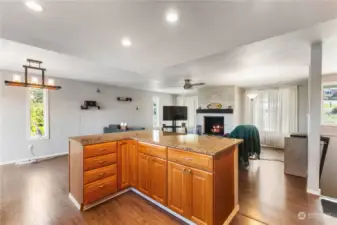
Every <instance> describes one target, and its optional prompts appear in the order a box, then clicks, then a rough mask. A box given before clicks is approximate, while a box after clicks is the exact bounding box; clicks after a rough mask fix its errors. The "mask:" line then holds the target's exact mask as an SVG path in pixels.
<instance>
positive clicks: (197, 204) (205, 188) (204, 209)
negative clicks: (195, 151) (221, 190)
mask: <svg viewBox="0 0 337 225" xmlns="http://www.w3.org/2000/svg"><path fill="white" fill-rule="evenodd" d="M187 173H188V182H190V183H189V184H188V186H189V188H190V192H189V193H188V194H189V195H190V196H189V197H188V199H190V204H189V205H190V206H191V209H190V212H191V216H190V219H191V220H192V221H193V222H195V223H196V224H205V225H206V224H213V222H212V221H213V197H212V196H213V175H212V174H211V173H208V172H204V171H201V170H196V169H192V168H190V169H188V170H187Z"/></svg>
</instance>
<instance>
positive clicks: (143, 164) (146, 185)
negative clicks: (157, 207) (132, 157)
mask: <svg viewBox="0 0 337 225" xmlns="http://www.w3.org/2000/svg"><path fill="white" fill-rule="evenodd" d="M150 158H151V156H148V155H145V154H143V153H139V158H138V189H139V191H141V192H143V193H144V194H146V195H148V196H149V195H150V176H149V169H150V163H149V160H150Z"/></svg>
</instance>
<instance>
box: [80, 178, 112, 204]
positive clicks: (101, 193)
mask: <svg viewBox="0 0 337 225" xmlns="http://www.w3.org/2000/svg"><path fill="white" fill-rule="evenodd" d="M115 192H117V176H116V175H115V176H111V177H107V178H105V179H102V180H98V181H95V182H93V183H90V184H86V185H84V204H90V203H93V202H95V201H97V200H100V199H101V198H104V197H107V196H109V195H112V194H114V193H115Z"/></svg>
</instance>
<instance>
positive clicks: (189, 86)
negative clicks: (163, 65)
mask: <svg viewBox="0 0 337 225" xmlns="http://www.w3.org/2000/svg"><path fill="white" fill-rule="evenodd" d="M202 85H205V83H195V84H192V83H191V80H190V79H185V84H184V86H183V87H184V89H185V90H189V89H192V88H193V87H194V86H202Z"/></svg>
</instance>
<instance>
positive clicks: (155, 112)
mask: <svg viewBox="0 0 337 225" xmlns="http://www.w3.org/2000/svg"><path fill="white" fill-rule="evenodd" d="M152 101H153V109H152V110H153V128H160V123H159V97H157V96H153V98H152Z"/></svg>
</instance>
